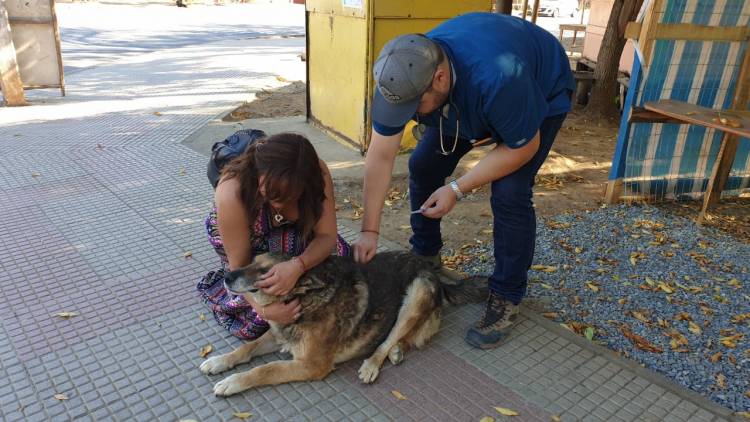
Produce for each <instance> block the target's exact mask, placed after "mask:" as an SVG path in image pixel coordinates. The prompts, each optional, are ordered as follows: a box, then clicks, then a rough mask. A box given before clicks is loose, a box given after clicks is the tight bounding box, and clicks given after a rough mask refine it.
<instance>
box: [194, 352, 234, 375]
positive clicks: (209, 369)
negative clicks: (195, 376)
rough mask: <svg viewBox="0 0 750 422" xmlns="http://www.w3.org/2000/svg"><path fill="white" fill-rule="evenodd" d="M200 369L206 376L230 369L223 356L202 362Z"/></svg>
mask: <svg viewBox="0 0 750 422" xmlns="http://www.w3.org/2000/svg"><path fill="white" fill-rule="evenodd" d="M200 369H201V372H203V373H204V374H206V375H213V374H218V373H221V372H224V371H226V370H227V369H231V367H230V366H229V363H228V362H227V359H226V358H225V357H224V356H214V357H211V358H208V359H206V360H204V361H203V363H201V366H200Z"/></svg>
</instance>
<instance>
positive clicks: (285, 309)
mask: <svg viewBox="0 0 750 422" xmlns="http://www.w3.org/2000/svg"><path fill="white" fill-rule="evenodd" d="M300 313H302V305H301V304H300V303H299V300H297V299H294V300H293V301H291V302H289V303H284V302H275V303H272V304H270V305H268V306H265V307H264V308H263V315H262V316H263V317H264V319H265V320H267V321H273V322H276V323H279V324H281V325H289V324H291V323H293V322H295V321H297V319H298V318H299V315H300Z"/></svg>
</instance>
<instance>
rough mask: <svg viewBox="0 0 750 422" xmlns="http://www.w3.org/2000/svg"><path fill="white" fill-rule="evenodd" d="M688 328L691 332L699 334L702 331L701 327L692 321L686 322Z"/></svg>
mask: <svg viewBox="0 0 750 422" xmlns="http://www.w3.org/2000/svg"><path fill="white" fill-rule="evenodd" d="M688 330H690V332H691V333H693V334H700V333H701V332H702V331H703V330H701V327H700V326H698V324H696V323H694V322H693V321H690V322H688Z"/></svg>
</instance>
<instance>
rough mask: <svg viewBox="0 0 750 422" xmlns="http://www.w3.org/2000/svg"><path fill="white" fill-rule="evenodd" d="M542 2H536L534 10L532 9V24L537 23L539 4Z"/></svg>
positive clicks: (535, 0)
mask: <svg viewBox="0 0 750 422" xmlns="http://www.w3.org/2000/svg"><path fill="white" fill-rule="evenodd" d="M540 2H541V0H534V8H533V9H531V23H536V18H537V17H538V16H539V3H540Z"/></svg>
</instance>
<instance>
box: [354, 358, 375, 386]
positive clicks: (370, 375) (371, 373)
mask: <svg viewBox="0 0 750 422" xmlns="http://www.w3.org/2000/svg"><path fill="white" fill-rule="evenodd" d="M379 374H380V366H379V365H377V364H376V363H375V362H373V361H372V358H370V359H365V361H364V362H362V366H360V367H359V379H360V380H362V382H363V383H365V384H370V383H372V382H373V381H375V379H377V378H378V375H379Z"/></svg>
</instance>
